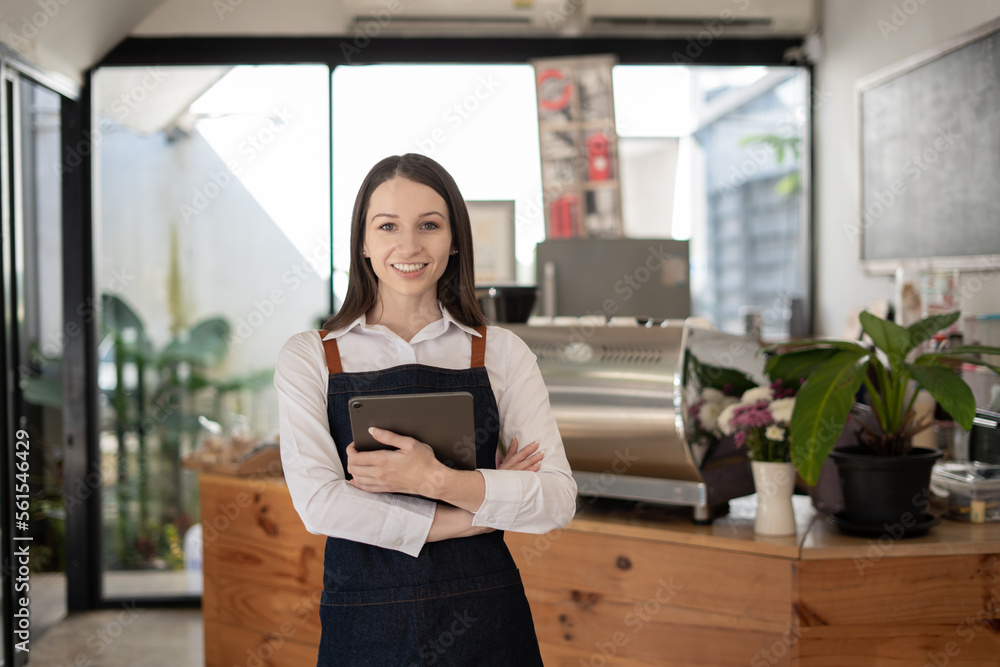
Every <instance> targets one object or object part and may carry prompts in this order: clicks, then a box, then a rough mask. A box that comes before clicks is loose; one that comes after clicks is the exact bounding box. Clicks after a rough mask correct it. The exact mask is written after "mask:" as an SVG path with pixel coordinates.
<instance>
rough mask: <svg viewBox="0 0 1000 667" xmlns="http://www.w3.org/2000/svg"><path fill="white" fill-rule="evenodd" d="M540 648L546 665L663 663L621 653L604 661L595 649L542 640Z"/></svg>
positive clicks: (604, 666) (646, 666) (635, 666)
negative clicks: (637, 658) (569, 646)
mask: <svg viewBox="0 0 1000 667" xmlns="http://www.w3.org/2000/svg"><path fill="white" fill-rule="evenodd" d="M538 648H539V650H541V652H542V662H543V663H545V667H654V666H656V665H661V664H663V663H662V662H660V661H656V662H647V661H645V660H635V659H633V658H623V657H622V656H620V655H616V656H613V657H610V658H605V659H604V661H603V662H602V660H601V658H600V657H598V656H595V655H594V653H593V651H578V650H576V649H572V648H568V647H566V646H561V645H557V644H549V643H546V642H542V641H540V642H538ZM598 655H600V654H598Z"/></svg>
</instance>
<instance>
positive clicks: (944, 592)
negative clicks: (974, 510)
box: [507, 496, 1000, 667]
mask: <svg viewBox="0 0 1000 667" xmlns="http://www.w3.org/2000/svg"><path fill="white" fill-rule="evenodd" d="M795 504H796V508H795V509H796V521H797V524H798V533H797V535H796V536H794V537H782V538H773V537H772V538H767V537H758V536H755V535H754V533H753V516H754V511H755V499H754V497H752V496H751V497H748V498H741V499H737V500H735V501H733V503H732V505H731V509H732V511H731V513H730V515H729V516H726V517H723V518H720V519H717V520H716V521H714V522H713V524H712V525H710V526H696V525H693V524H692V523H691V521H690V518H689V517H690V513H689V511H688V512H686V513H685V512H676V511H673V510H670V509H666V508H654V509H650V510H649V511H647V512H641V511H638V512H637V511H636V510H631V511H629V512H615V511H608V510H607V509H603V510H598V509H596V507H594V506H591V507H590V508H588V506H587V504H586V503H584V504H583V511H582V512H581V513H580V514H579V515H578V516H577V518H576V519H574V521H573V522H572V523H571V524H570V525H569V527H567V528H566V529H565V530H562V531H555V532H553V533H549V534H548V535H543V536H533V535H524V534H515V533H508V534H507V544H508V546H509V547H510V548H511V552H512V553H513V554H514V557H515V559H516V560H517V562H518V566H519V567H520V569H521V574H522V577H523V579H524V582H525V589H526V590H527V593H528V599H529V601H530V603H531V608H532V614H533V616H534V621H535V627H536V628H537V631H538V635H539V641H540V642H541V644H542V655H543V657H544V658H545V664H546V665H549V666H559V665H565V666H567V667H569V666H570V665H572V667H578V666H580V665H593V666H595V667H597V666H600V665H607V666H611V665H622V666H630V667H632V666H636V667H637V666H639V665H677V666H681V665H685V666H691V665H706V666H708V665H711V666H714V667H719V666H723V665H743V666H745V665H750V666H751V667H758V666H764V665H801V666H803V667H805V666H809V667H820V666H823V667H825V666H829V667H843V666H846V665H866V666H869V665H872V666H878V665H916V666H917V667H920V666H922V665H925V664H929V665H934V666H935V667H939V666H943V665H964V666H969V667H971V666H977V667H982V666H985V665H991V666H993V667H996V666H997V665H1000V523H994V524H986V525H971V524H963V523H956V522H952V521H948V520H942V522H941V524H940V525H938V526H935V527H934V528H932V529H931V531H930V532H929V534H927V535H926V536H924V537H919V538H907V539H903V540H896V539H892V537H891V536H890V535H889V534H888V533H887V534H886V535H885V536H882V537H878V538H867V539H866V538H858V537H849V536H845V535H842V534H840V533H839V532H838V531H837V530H836V529H835V528H834V527H832V526H830V525H829V524H828V523H827V522H826V521H825V520H824V519H823V517H821V516H818V515H816V513H815V512H814V511H813V510H812V508H811V506H810V501H809V499H808V498H805V497H796V498H795ZM588 509H589V511H588Z"/></svg>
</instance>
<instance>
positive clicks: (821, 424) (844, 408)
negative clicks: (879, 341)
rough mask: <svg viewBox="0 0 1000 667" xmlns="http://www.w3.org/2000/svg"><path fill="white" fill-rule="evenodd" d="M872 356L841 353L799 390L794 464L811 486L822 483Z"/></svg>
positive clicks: (793, 427)
mask: <svg viewBox="0 0 1000 667" xmlns="http://www.w3.org/2000/svg"><path fill="white" fill-rule="evenodd" d="M870 359H871V356H870V355H867V354H866V355H864V356H860V357H859V356H858V355H857V354H855V353H853V352H848V351H840V352H838V353H837V354H835V355H834V356H833V357H831V358H830V359H829V361H827V362H826V363H825V364H823V365H822V366H820V367H819V368H817V369H816V370H815V371H814V372H813V374H812V375H810V376H809V379H808V380H806V383H805V384H804V385H803V386H802V388H801V389H800V390H799V393H798V395H797V396H796V398H795V410H794V411H793V412H792V423H791V425H790V428H791V450H792V461H794V462H795V467H796V468H798V470H799V473H800V474H801V475H802V479H804V480H805V481H806V483H808V484H810V485H815V484H816V482H817V481H818V480H819V471H820V468H822V467H823V462H824V461H825V460H826V457H827V455H828V454H829V453H830V449H832V448H833V445H834V443H835V442H836V441H837V438H838V437H839V436H840V432H841V431H842V430H843V428H844V424H845V423H846V422H847V414H848V413H849V412H850V410H851V406H852V405H853V404H854V395H855V394H856V393H857V392H858V388H859V387H860V386H861V382H862V380H863V379H864V376H865V370H866V369H867V367H868V362H869V360H870Z"/></svg>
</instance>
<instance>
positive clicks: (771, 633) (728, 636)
mask: <svg viewBox="0 0 1000 667" xmlns="http://www.w3.org/2000/svg"><path fill="white" fill-rule="evenodd" d="M527 595H528V602H529V603H530V604H531V613H532V618H533V620H534V623H535V630H536V632H537V634H538V637H539V641H540V642H543V643H544V644H545V645H546V646H548V647H549V648H550V650H552V651H553V652H555V653H558V654H561V655H562V656H563V657H571V658H573V659H575V660H576V662H574V663H572V664H574V665H580V664H583V665H595V666H597V665H601V664H603V662H604V661H607V660H611V659H612V658H614V659H618V660H623V661H625V662H623V663H622V664H631V663H630V662H628V661H633V662H634V663H635V664H651V665H652V664H655V665H670V666H678V667H679V666H682V665H691V666H693V665H705V666H709V665H711V666H713V667H723V666H729V665H732V666H736V665H739V666H740V667H746V665H749V664H752V663H753V662H754V661H755V660H761V659H764V656H769V657H770V656H775V660H774V661H773V662H770V663H769V664H775V665H777V664H781V665H784V664H790V663H789V660H790V657H791V656H792V655H793V654H794V653H795V650H796V649H795V646H794V644H795V642H794V641H789V640H788V639H787V637H792V636H794V633H793V632H791V631H790V624H789V623H787V622H786V623H781V622H778V621H764V620H759V619H753V618H748V617H741V616H734V615H727V614H718V613H710V612H699V611H693V610H690V609H684V608H678V607H672V606H669V605H667V604H660V603H659V602H658V601H657V600H656V597H655V596H653V597H650V598H648V599H646V600H634V599H627V598H622V597H618V596H612V595H605V594H598V593H589V594H588V593H581V592H580V591H579V590H570V589H566V588H560V587H556V586H552V585H545V584H544V583H541V582H532V583H530V584H529V585H528V586H527ZM765 651H767V653H765ZM560 659H562V658H560ZM581 660H582V663H581ZM765 662H766V660H765ZM546 664H548V662H546ZM557 664H558V663H557Z"/></svg>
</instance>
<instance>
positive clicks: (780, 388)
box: [699, 380, 795, 463]
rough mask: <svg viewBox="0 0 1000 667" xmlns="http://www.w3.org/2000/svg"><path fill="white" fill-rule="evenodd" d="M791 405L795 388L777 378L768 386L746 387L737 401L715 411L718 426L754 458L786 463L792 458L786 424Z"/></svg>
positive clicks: (790, 414)
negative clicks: (744, 447)
mask: <svg viewBox="0 0 1000 667" xmlns="http://www.w3.org/2000/svg"><path fill="white" fill-rule="evenodd" d="M794 408H795V389H794V388H792V387H787V386H785V384H784V382H782V381H781V380H776V381H775V382H773V383H772V384H771V386H769V387H754V388H752V389H748V390H747V391H745V392H743V396H741V397H740V399H739V401H733V402H732V403H730V404H728V405H726V407H725V408H724V409H722V410H721V412H720V413H718V414H717V423H718V428H719V430H720V431H721V432H722V433H723V434H724V435H732V436H733V439H734V440H735V441H736V444H737V445H739V446H740V447H743V446H746V447H747V449H749V450H750V456H751V458H752V459H753V460H754V461H766V462H770V463H785V462H788V461H791V460H792V459H791V448H790V443H789V437H788V425H789V423H791V421H792V410H793V409H794ZM700 421H701V415H700V414H699V422H700Z"/></svg>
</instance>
